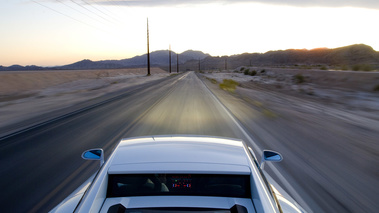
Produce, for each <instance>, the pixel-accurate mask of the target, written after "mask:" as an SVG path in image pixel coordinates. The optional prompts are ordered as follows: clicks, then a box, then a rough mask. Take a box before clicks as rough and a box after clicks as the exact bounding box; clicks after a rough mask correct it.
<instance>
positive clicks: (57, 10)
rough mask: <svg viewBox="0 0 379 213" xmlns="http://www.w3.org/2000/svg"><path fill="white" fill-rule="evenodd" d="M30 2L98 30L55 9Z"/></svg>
mask: <svg viewBox="0 0 379 213" xmlns="http://www.w3.org/2000/svg"><path fill="white" fill-rule="evenodd" d="M32 2H34V3H37V4H39V5H41V6H42V7H45V8H47V9H49V10H52V11H54V12H56V13H59V14H61V15H63V16H66V17H68V18H70V19H72V20H75V21H77V22H80V23H82V24H85V25H87V26H90V27H93V28H96V29H98V28H97V27H95V26H93V25H90V24H87V23H85V22H82V21H80V20H78V19H76V18H73V17H71V16H69V15H66V14H64V13H61V12H59V11H58V10H55V9H53V8H51V7H49V6H46V5H44V4H41V3H39V2H37V1H34V0H32Z"/></svg>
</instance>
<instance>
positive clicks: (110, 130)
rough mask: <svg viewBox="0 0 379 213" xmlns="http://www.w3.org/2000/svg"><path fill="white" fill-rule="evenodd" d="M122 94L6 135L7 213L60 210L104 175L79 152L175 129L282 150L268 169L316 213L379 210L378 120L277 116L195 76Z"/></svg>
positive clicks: (297, 108) (305, 108)
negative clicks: (97, 174)
mask: <svg viewBox="0 0 379 213" xmlns="http://www.w3.org/2000/svg"><path fill="white" fill-rule="evenodd" d="M119 95H120V96H118V97H119V98H117V99H114V100H112V101H108V102H105V103H102V104H99V105H96V106H94V107H91V108H87V109H86V110H82V111H80V112H77V113H74V114H70V115H68V116H65V117H61V118H60V119H56V120H52V121H51V122H48V123H46V124H44V125H41V126H38V127H36V128H33V129H30V130H28V131H24V132H20V133H19V134H17V135H13V136H10V137H7V138H2V139H1V141H0V159H1V160H0V178H1V180H0V188H1V203H0V209H1V212H47V211H49V210H51V209H52V208H53V207H54V206H56V205H57V204H58V203H59V202H61V201H62V200H63V199H64V198H65V197H66V196H68V195H69V194H70V193H71V192H72V191H73V190H75V189H76V188H77V187H78V186H80V185H81V184H82V183H83V182H84V181H85V180H87V179H88V178H89V177H90V176H91V175H92V174H93V173H94V172H95V171H96V169H97V167H98V162H89V161H84V160H82V159H81V157H80V155H81V153H82V152H83V151H84V150H86V149H90V148H97V147H99V148H103V149H104V150H105V154H106V157H107V156H109V154H110V153H111V152H112V149H113V148H114V147H115V146H116V145H117V143H118V141H119V140H120V139H121V138H125V137H134V136H146V135H170V134H196V135H212V136H222V137H231V138H240V139H242V140H244V141H245V142H246V143H248V144H250V146H251V147H252V148H253V149H255V151H256V154H257V157H258V158H259V157H260V153H261V151H262V150H263V149H272V150H275V151H279V152H281V153H282V154H283V156H284V161H283V162H281V163H277V164H270V163H268V164H267V166H266V168H265V169H266V170H267V172H268V173H269V174H270V175H271V176H272V177H273V179H275V181H277V182H278V183H279V184H280V185H281V186H282V187H283V188H284V189H285V190H286V191H287V192H288V193H289V194H290V195H291V196H292V197H293V198H294V199H295V200H296V201H297V202H298V203H299V204H300V205H302V206H303V207H304V208H305V209H306V210H307V211H309V212H375V211H376V210H377V209H378V208H379V204H378V202H377V201H376V200H377V197H378V189H379V173H378V169H377V168H378V162H379V159H378V145H377V140H378V138H379V133H378V131H377V130H378V128H377V126H378V125H377V124H378V121H377V120H370V119H366V120H362V119H360V118H354V119H355V120H354V121H356V123H352V122H348V121H347V120H351V119H350V117H349V116H350V115H347V114H343V113H340V112H337V111H331V110H329V109H323V108H319V107H318V106H316V105H313V104H312V103H311V102H306V101H303V100H301V99H295V98H294V99H288V100H287V101H288V105H283V106H282V111H280V112H279V110H278V112H276V114H275V115H278V114H280V115H281V116H274V113H271V114H270V113H267V112H264V113H262V110H261V108H257V106H256V105H254V104H251V103H253V101H254V100H251V99H252V97H250V99H248V98H245V97H243V98H241V96H239V95H237V94H235V93H230V92H226V91H223V90H220V89H219V88H218V87H217V85H214V84H212V83H211V82H210V81H208V80H206V79H205V78H204V77H203V76H202V75H200V74H196V73H194V72H186V73H184V74H180V75H177V76H174V77H170V78H165V79H163V80H159V81H155V83H154V84H152V83H149V84H146V85H144V86H140V87H138V89H136V87H132V88H130V89H129V90H126V91H123V92H122V93H121V92H120V94H119ZM265 95H267V97H268V99H270V98H272V100H275V98H277V97H276V96H277V95H276V94H272V93H270V92H267V94H265ZM359 122H362V123H365V125H361V124H360V123H359ZM371 125H374V126H371ZM375 125H376V126H375Z"/></svg>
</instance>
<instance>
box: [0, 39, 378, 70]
mask: <svg viewBox="0 0 379 213" xmlns="http://www.w3.org/2000/svg"><path fill="white" fill-rule="evenodd" d="M171 53H172V54H171V65H172V67H174V66H175V65H176V63H177V62H176V61H177V59H179V65H180V70H198V69H199V61H200V69H204V70H206V69H225V68H228V69H234V68H236V67H239V66H278V65H280V66H282V65H316V64H317V65H327V66H338V65H349V66H351V65H355V64H369V65H373V66H374V67H378V65H379V52H377V51H375V50H374V49H373V48H372V47H370V46H368V45H365V44H354V45H350V46H345V47H340V48H335V49H328V48H317V49H312V50H307V49H288V50H277V51H269V52H266V53H243V54H238V55H233V56H222V57H218V56H217V57H215V56H211V55H209V54H205V53H203V52H201V51H195V50H187V51H185V52H183V53H180V54H178V55H177V54H176V53H175V52H171ZM177 56H178V57H177ZM150 64H151V66H152V67H161V68H163V69H165V70H168V65H169V51H168V50H159V51H154V52H151V53H150ZM146 65H147V56H146V54H144V55H140V56H135V57H133V58H129V59H121V60H103V61H91V60H88V59H85V60H82V61H78V62H75V63H73V64H68V65H64V66H56V67H40V66H35V65H32V66H20V65H12V66H9V67H3V66H0V71H6V70H7V71H8V70H11V71H22V70H82V69H118V68H134V67H145V66H146Z"/></svg>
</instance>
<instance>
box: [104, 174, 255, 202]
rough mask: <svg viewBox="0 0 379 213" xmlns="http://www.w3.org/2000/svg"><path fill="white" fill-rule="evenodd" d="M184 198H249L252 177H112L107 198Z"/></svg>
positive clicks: (169, 175)
mask: <svg viewBox="0 0 379 213" xmlns="http://www.w3.org/2000/svg"><path fill="white" fill-rule="evenodd" d="M153 195H168V196H171V195H184V196H218V197H238V198H249V197H251V193H250V176H249V175H213V174H212V175H208V174H128V175H109V180H108V192H107V197H130V196H153Z"/></svg>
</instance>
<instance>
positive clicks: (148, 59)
mask: <svg viewBox="0 0 379 213" xmlns="http://www.w3.org/2000/svg"><path fill="white" fill-rule="evenodd" d="M147 75H148V76H149V75H150V50H149V18H147Z"/></svg>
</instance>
